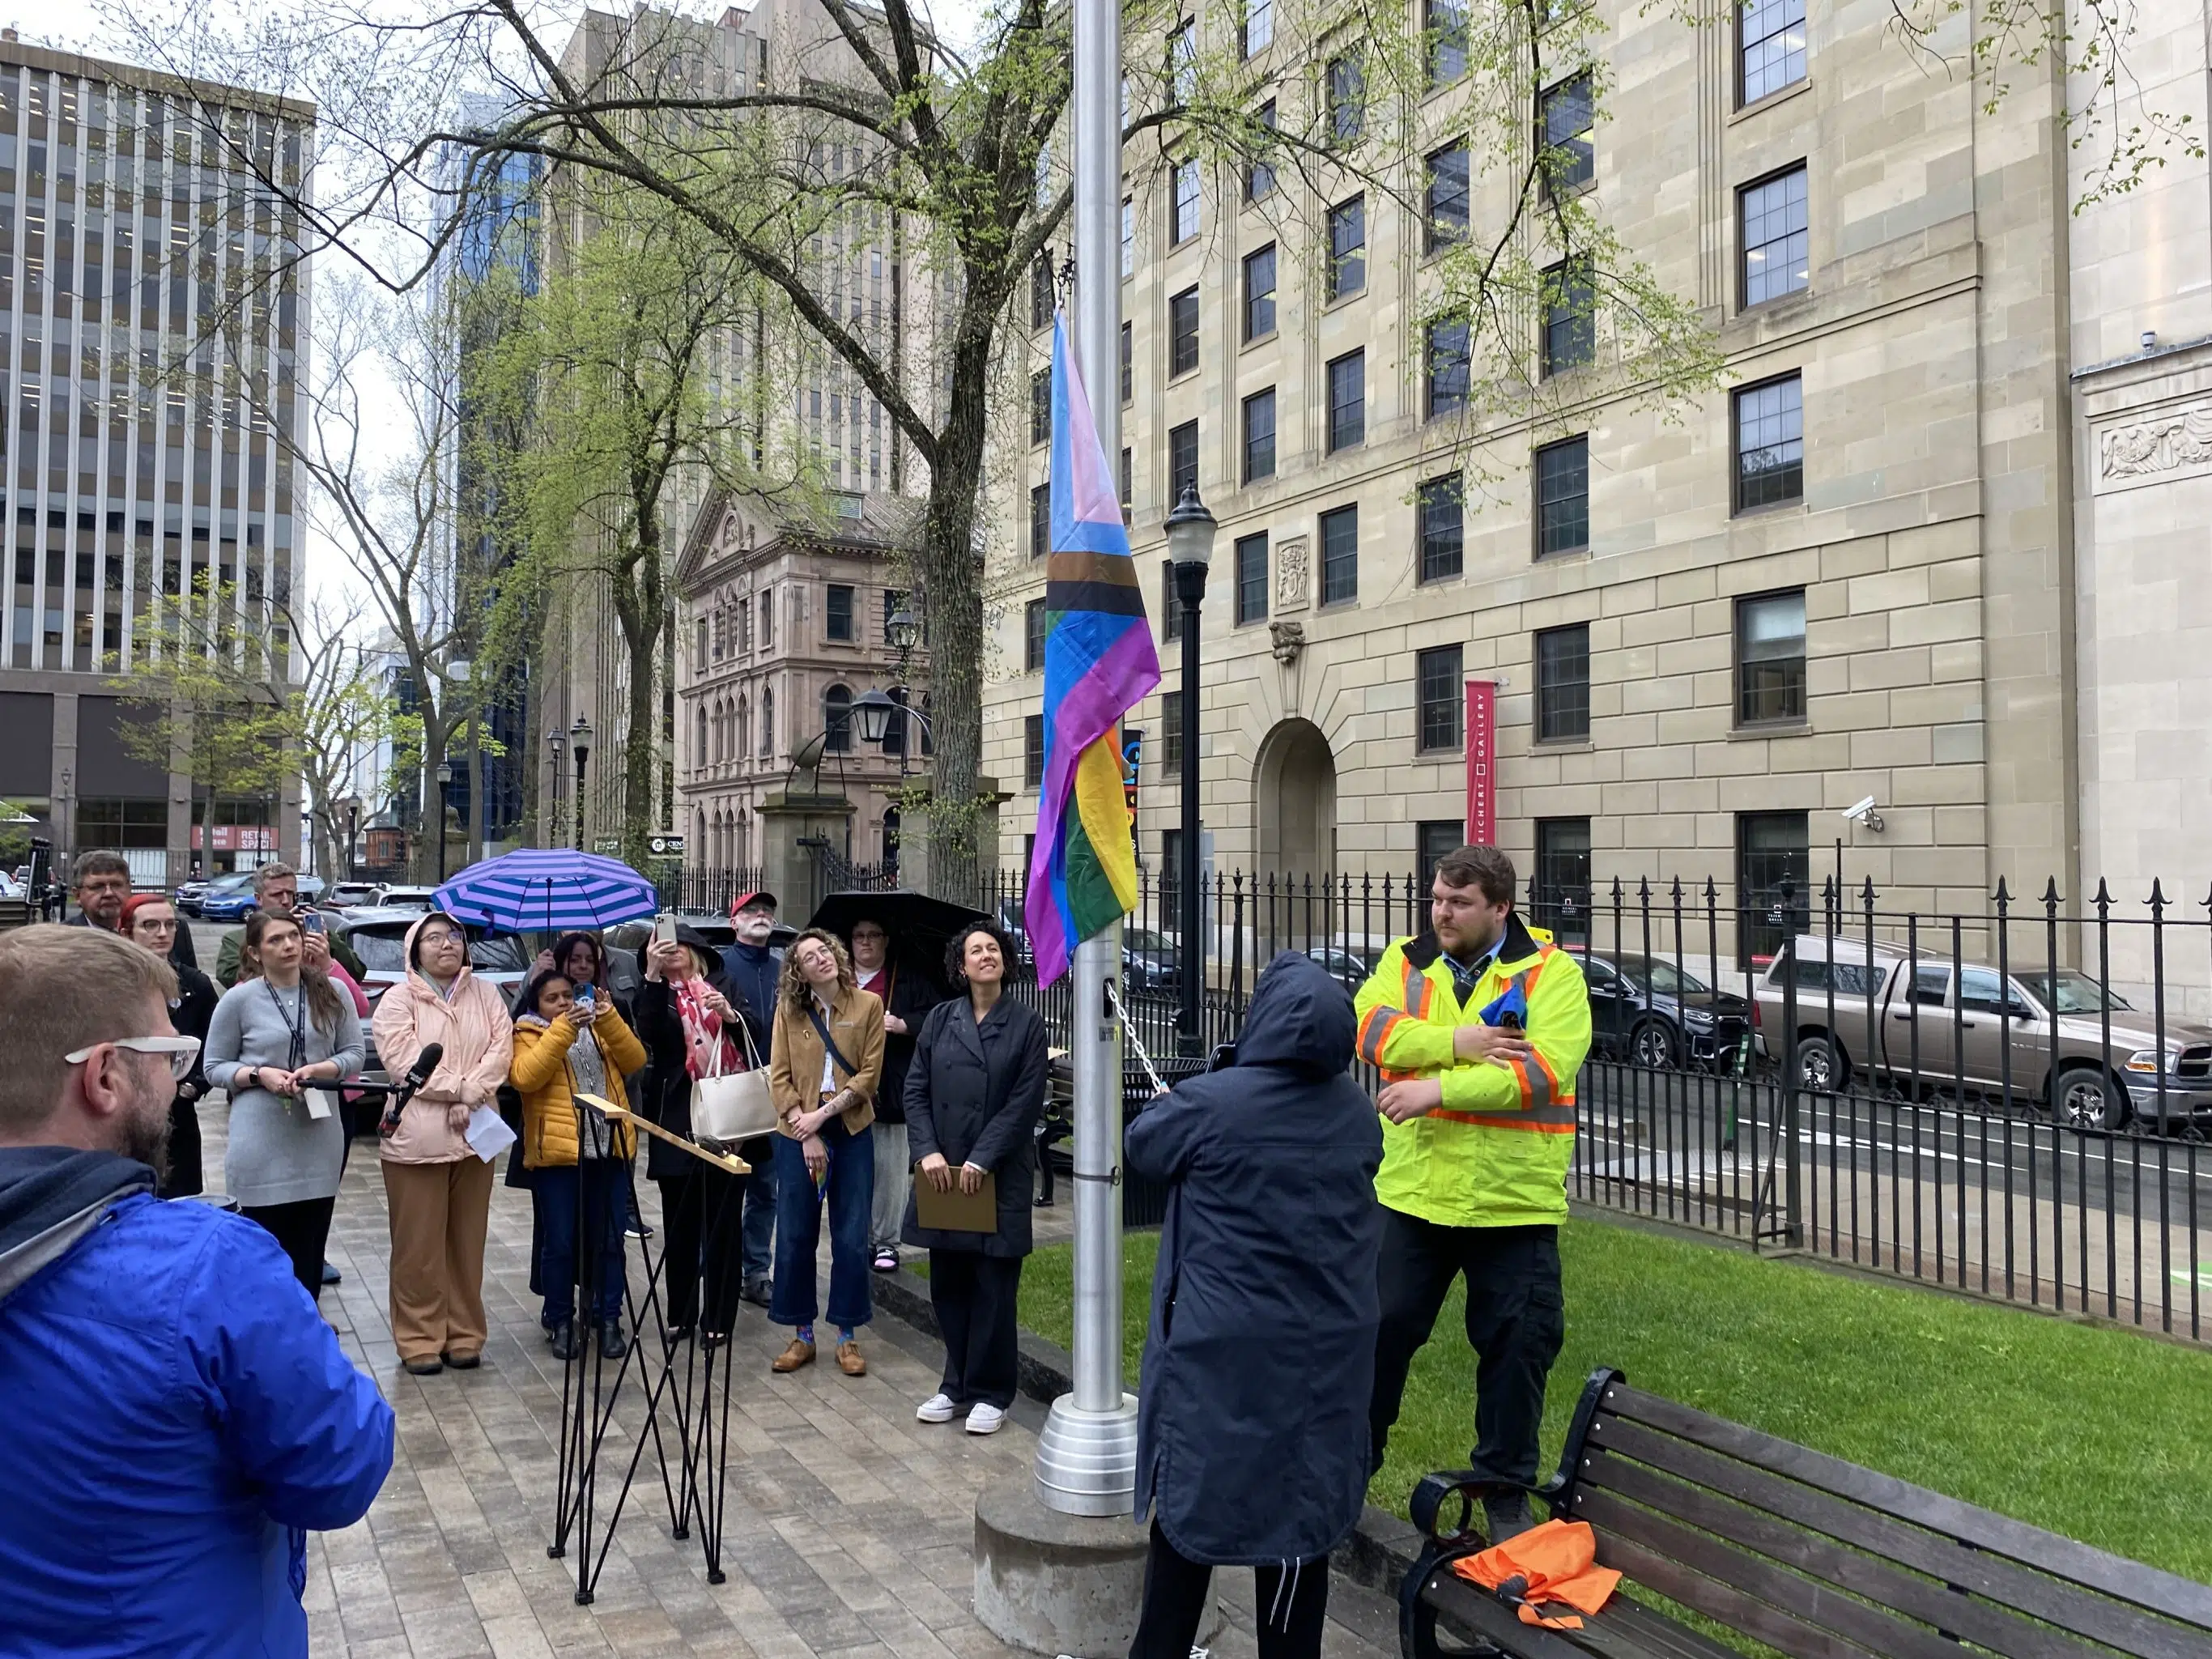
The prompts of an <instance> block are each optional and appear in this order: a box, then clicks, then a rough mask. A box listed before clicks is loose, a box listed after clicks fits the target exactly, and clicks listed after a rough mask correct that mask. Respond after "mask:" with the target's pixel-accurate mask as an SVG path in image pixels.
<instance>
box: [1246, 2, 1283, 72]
mask: <svg viewBox="0 0 2212 1659" xmlns="http://www.w3.org/2000/svg"><path fill="white" fill-rule="evenodd" d="M1237 37H1238V38H1237V46H1238V49H1239V51H1240V52H1242V53H1243V56H1245V57H1247V58H1255V57H1257V56H1258V55H1259V54H1260V53H1261V52H1265V51H1266V50H1267V48H1268V46H1271V45H1273V42H1274V39H1275V0H1245V5H1244V24H1243V27H1242V28H1241V29H1239V30H1238V31H1237Z"/></svg>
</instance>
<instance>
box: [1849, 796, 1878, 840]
mask: <svg viewBox="0 0 2212 1659" xmlns="http://www.w3.org/2000/svg"><path fill="white" fill-rule="evenodd" d="M1844 817H1847V818H1850V820H1852V821H1853V822H1854V823H1863V824H1864V825H1866V827H1867V828H1868V829H1871V830H1873V831H1874V832H1875V834H1876V835H1877V836H1878V835H1880V834H1881V831H1882V822H1881V813H1879V812H1877V811H1875V810H1874V797H1873V796H1872V795H1869V796H1868V797H1867V798H1866V799H1864V800H1863V801H1860V802H1858V803H1857V805H1851V806H1846V807H1845V808H1844Z"/></svg>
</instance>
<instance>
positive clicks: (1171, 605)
mask: <svg viewBox="0 0 2212 1659" xmlns="http://www.w3.org/2000/svg"><path fill="white" fill-rule="evenodd" d="M1160 638H1161V639H1162V640H1163V641H1174V640H1179V639H1181V638H1182V600H1180V599H1177V598H1176V583H1175V561H1174V560H1173V559H1162V560H1161V561H1160Z"/></svg>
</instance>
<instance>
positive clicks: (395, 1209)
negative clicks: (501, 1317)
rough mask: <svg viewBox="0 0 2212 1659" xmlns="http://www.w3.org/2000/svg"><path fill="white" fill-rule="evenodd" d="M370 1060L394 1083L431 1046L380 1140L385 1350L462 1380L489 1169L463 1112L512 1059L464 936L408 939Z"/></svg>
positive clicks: (480, 1331) (492, 995)
mask: <svg viewBox="0 0 2212 1659" xmlns="http://www.w3.org/2000/svg"><path fill="white" fill-rule="evenodd" d="M372 1029H373V1030H374V1031H375V1033H376V1057H377V1059H378V1060H379V1061H380V1063H381V1065H382V1066H383V1068H384V1071H385V1073H386V1075H387V1076H390V1077H392V1078H394V1079H397V1078H399V1077H402V1076H404V1075H405V1073H407V1072H408V1071H409V1069H410V1068H411V1067H412V1066H414V1064H415V1057H416V1055H417V1054H421V1053H422V1050H423V1048H426V1047H427V1046H428V1045H429V1044H431V1043H433V1042H435V1043H440V1044H442V1045H443V1046H444V1048H445V1051H446V1052H445V1057H444V1058H443V1059H442V1060H440V1061H439V1063H438V1067H437V1069H436V1070H435V1071H434V1072H433V1073H430V1079H429V1081H428V1082H427V1083H425V1084H424V1085H422V1088H421V1089H420V1090H419V1091H417V1092H416V1096H415V1097H414V1098H413V1099H412V1100H410V1101H409V1102H408V1103H407V1109H406V1111H405V1112H404V1113H403V1114H402V1115H401V1116H400V1120H399V1127H398V1129H397V1130H396V1131H395V1132H394V1133H392V1134H390V1135H387V1136H386V1137H385V1139H384V1194H385V1203H386V1209H387V1210H388V1211H389V1212H390V1215H391V1222H392V1341H393V1343H394V1344H395V1345H396V1346H398V1350H399V1358H400V1363H401V1364H404V1365H405V1366H406V1368H407V1369H408V1370H410V1371H411V1372H413V1373H414V1374H415V1375H416V1376H429V1375H430V1374H432V1373H433V1372H435V1371H436V1370H440V1369H441V1367H442V1366H445V1365H451V1366H453V1368H454V1369H455V1370H469V1369H471V1367H473V1366H475V1365H477V1364H479V1363H480V1362H481V1360H482V1358H483V1345H484V1335H485V1321H484V1307H483V1257H484V1233H485V1231H486V1230H487V1228H488V1227H489V1225H490V1220H491V1185H492V1181H491V1176H492V1171H491V1165H490V1164H489V1163H487V1162H485V1160H483V1158H478V1157H477V1154H476V1152H474V1150H473V1149H471V1147H470V1146H469V1143H468V1127H469V1114H470V1113H471V1111H473V1110H474V1109H476V1108H477V1107H479V1106H486V1107H493V1108H494V1109H496V1107H495V1101H496V1098H497V1094H498V1090H499V1085H501V1083H503V1082H505V1081H506V1080H507V1067H508V1066H509V1064H510V1063H511V1062H512V1060H513V1055H514V1026H513V1022H512V1021H510V1020H509V1018H507V1004H506V1002H505V1001H504V1000H502V999H501V996H500V994H499V993H498V991H497V990H496V989H495V988H494V987H492V986H490V985H488V984H485V983H483V981H479V980H477V979H476V978H475V977H474V976H473V975H471V973H470V972H469V965H468V935H467V933H466V931H465V929H464V928H463V927H462V926H461V924H460V923H459V922H458V921H454V920H453V917H451V916H449V915H446V914H445V913H444V912H443V911H441V910H433V911H432V912H430V914H429V915H426V916H424V917H423V918H422V921H418V922H416V924H415V925H414V926H413V927H410V928H409V929H408V930H407V978H406V981H404V983H402V984H398V985H395V986H393V987H392V988H391V989H390V990H388V991H386V993H385V994H384V997H383V1000H381V1001H380V1002H379V1003H378V1004H377V1008H376V1018H375V1020H374V1024H373V1027H372Z"/></svg>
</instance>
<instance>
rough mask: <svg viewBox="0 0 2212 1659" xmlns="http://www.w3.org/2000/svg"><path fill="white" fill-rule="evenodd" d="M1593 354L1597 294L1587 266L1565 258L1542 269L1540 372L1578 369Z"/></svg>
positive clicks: (1595, 341) (1563, 371)
mask: <svg viewBox="0 0 2212 1659" xmlns="http://www.w3.org/2000/svg"><path fill="white" fill-rule="evenodd" d="M1596 355H1597V295H1596V294H1595V291H1594V290H1593V289H1592V288H1591V286H1590V274H1589V266H1588V265H1585V264H1583V263H1582V262H1581V261H1580V260H1577V259H1565V260H1562V261H1560V263H1559V264H1556V265H1553V266H1550V267H1549V268H1548V269H1547V270H1545V272H1544V373H1545V374H1547V375H1551V374H1565V372H1566V371H1567V370H1568V369H1571V368H1581V367H1582V366H1583V364H1585V363H1587V362H1589V360H1590V359H1591V358H1592V357H1594V356H1596Z"/></svg>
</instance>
